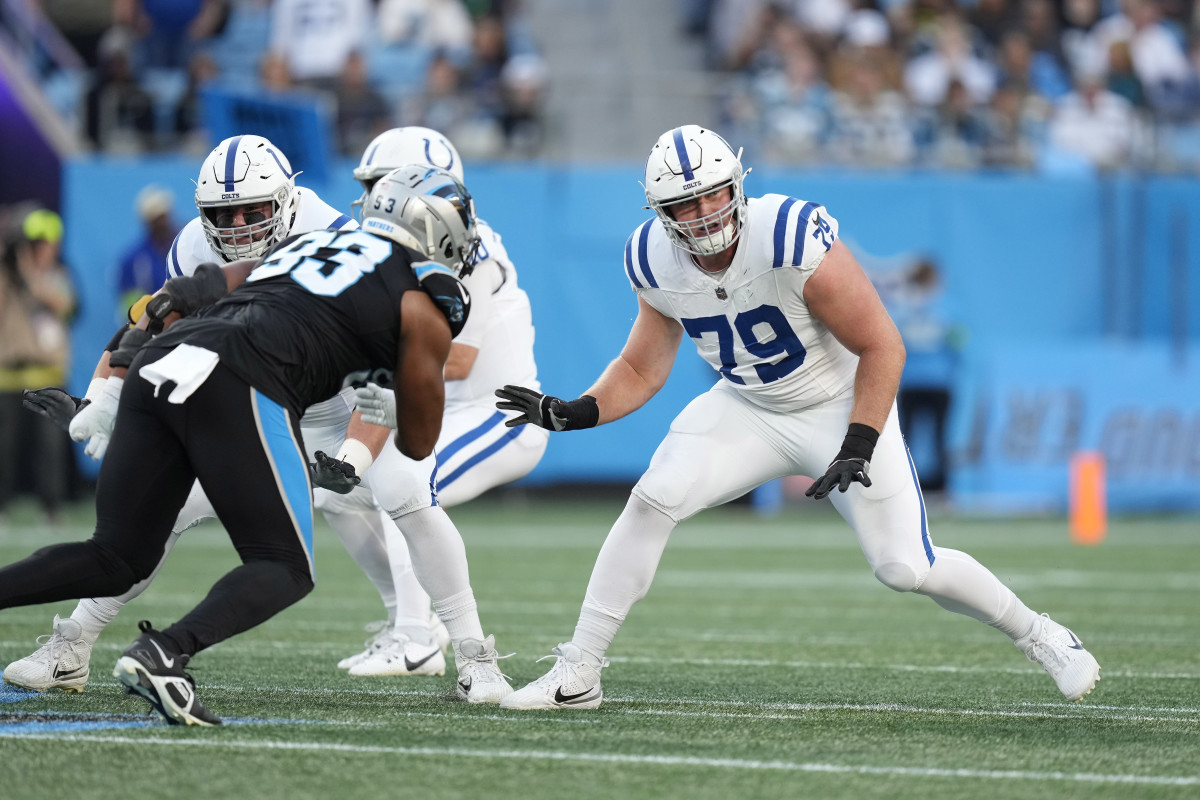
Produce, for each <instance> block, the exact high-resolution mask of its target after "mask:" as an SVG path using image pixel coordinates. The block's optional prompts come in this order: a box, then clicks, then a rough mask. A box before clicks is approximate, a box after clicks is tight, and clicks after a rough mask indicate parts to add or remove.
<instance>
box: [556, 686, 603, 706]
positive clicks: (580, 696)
mask: <svg viewBox="0 0 1200 800" xmlns="http://www.w3.org/2000/svg"><path fill="white" fill-rule="evenodd" d="M597 689H598V687H596V686H593V687H592V688H590V689H587V690H585V691H582V692H576V693H575V694H563V690H562V687H561V686H560V687H558V688H557V689H555V690H554V702H556V703H561V704H562V705H568V706H569V705H574V704H575V703H583V702H586V701H588V700H591V699H592V695H594V694H595V693H596V691H597Z"/></svg>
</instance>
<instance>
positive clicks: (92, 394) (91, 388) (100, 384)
mask: <svg viewBox="0 0 1200 800" xmlns="http://www.w3.org/2000/svg"><path fill="white" fill-rule="evenodd" d="M107 383H108V378H92V382H91V383H89V384H88V388H87V392H85V393H84V395H83V399H84V400H87V401H88V402H89V403H94V402H96V398H97V397H99V396H100V394H101V393H102V392H103V391H104V387H105V385H106V384H107Z"/></svg>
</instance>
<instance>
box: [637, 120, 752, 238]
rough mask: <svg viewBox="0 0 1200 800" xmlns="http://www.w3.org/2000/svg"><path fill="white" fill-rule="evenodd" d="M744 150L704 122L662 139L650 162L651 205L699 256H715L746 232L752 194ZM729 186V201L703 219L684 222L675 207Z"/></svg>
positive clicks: (669, 232) (647, 185) (648, 195)
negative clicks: (748, 192) (745, 186)
mask: <svg viewBox="0 0 1200 800" xmlns="http://www.w3.org/2000/svg"><path fill="white" fill-rule="evenodd" d="M741 158H742V151H741V150H739V151H738V152H737V153H734V152H733V148H731V147H730V146H729V143H728V142H726V141H725V140H724V139H722V138H721V137H720V136H719V135H717V134H716V133H713V132H712V131H710V130H708V129H707V128H702V127H700V126H699V125H684V126H682V127H679V128H674V129H672V130H669V131H667V132H666V133H664V134H663V135H662V136H660V137H658V141H657V142H656V143H655V144H654V148H653V149H652V150H651V151H650V158H649V159H648V160H647V162H646V182H645V183H643V184H642V187H643V188H644V189H645V190H646V201H647V202H648V203H649V204H650V205H649V206H648V207H649V208H652V209H653V210H654V213H655V214H657V215H658V218H659V219H660V220H662V224H663V227H664V228H665V229H666V231H667V235H668V236H669V237H670V238H671V241H672V242H674V243H675V244H676V245H678V246H679V247H682V248H683V249H684V250H687V251H688V252H689V253H695V254H696V255H702V256H703V255H713V254H714V253H719V252H721V251H722V250H725V249H726V248H728V247H730V246H731V245H732V244H733V243H734V242H736V241H737V240H738V237H739V236H741V234H742V224H743V221H744V220H743V217H744V216H745V209H746V195H745V193H744V192H743V191H742V180H743V179H744V178H745V177H746V175H747V174H748V173H749V172H750V171H749V170H745V171H743V170H742V162H741ZM726 187H729V189H730V196H729V202H728V203H726V204H725V205H724V206H723V207H722V208H721V209H720V210H719V211H715V212H713V213H712V214H709V215H708V216H705V217H701V218H699V219H694V220H689V221H687V222H679V221H677V220H676V219H675V215H674V207H675V206H677V205H678V204H680V203H686V202H689V201H692V200H695V199H696V198H698V197H700V196H701V195H705V194H708V193H710V192H715V191H718V190H721V189H724V188H726Z"/></svg>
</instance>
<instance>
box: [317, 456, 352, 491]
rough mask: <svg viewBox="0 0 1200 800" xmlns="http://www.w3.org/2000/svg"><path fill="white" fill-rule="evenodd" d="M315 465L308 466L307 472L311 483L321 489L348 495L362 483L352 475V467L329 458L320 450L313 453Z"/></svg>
mask: <svg viewBox="0 0 1200 800" xmlns="http://www.w3.org/2000/svg"><path fill="white" fill-rule="evenodd" d="M313 455H314V456H316V459H317V463H315V464H309V465H308V471H309V472H310V473H311V474H312V482H313V483H314V484H315V485H317V486H320V487H321V488H322V489H328V490H329V491H331V492H337V493H338V494H349V493H350V491H351V490H352V489H353V488H354V487H355V486H358V485H359V484H360V483H362V478H360V477H358V476H357V475H355V474H354V467H353V466H351V465H350V464H347V463H346V462H345V461H338V460H337V459H336V458H330V457H329V456H327V455H325V454H324V453H322V452H321V451H320V450H318V451H317V452H315V453H313Z"/></svg>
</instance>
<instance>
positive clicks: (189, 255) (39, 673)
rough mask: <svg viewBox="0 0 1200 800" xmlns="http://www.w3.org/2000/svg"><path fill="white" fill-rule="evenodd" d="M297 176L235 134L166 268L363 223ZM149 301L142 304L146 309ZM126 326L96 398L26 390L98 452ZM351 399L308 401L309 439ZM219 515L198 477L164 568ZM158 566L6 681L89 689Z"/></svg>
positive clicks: (206, 170)
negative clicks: (104, 645) (97, 658)
mask: <svg viewBox="0 0 1200 800" xmlns="http://www.w3.org/2000/svg"><path fill="white" fill-rule="evenodd" d="M294 175H295V172H294V171H293V170H292V167H291V163H290V162H289V161H288V159H287V156H286V155H284V154H283V153H282V152H280V150H279V148H277V147H275V146H274V145H273V144H272V143H271V142H270V141H269V140H268V139H265V138H263V137H262V136H249V135H246V136H234V137H231V138H229V139H226V140H225V141H223V142H221V143H220V144H218V145H217V146H216V147H215V148H213V150H212V152H210V153H209V154H208V156H207V157H206V158H205V159H204V163H203V164H202V165H201V167H200V174H199V176H198V177H197V179H196V194H195V202H196V207H197V209H198V210H199V215H198V216H197V217H195V218H193V219H192V220H191V221H190V222H188V224H187V225H185V226H184V228H183V230H181V231H180V232H179V235H178V236H177V237H176V238H175V242H174V243H173V244H172V245H171V250H170V253H169V255H168V258H167V274H168V276H169V277H183V276H190V275H192V274H193V273H194V272H195V271H196V268H197V267H198V266H200V265H201V264H204V263H217V264H224V263H229V262H232V261H236V260H238V259H243V258H258V257H259V256H261V255H263V254H264V253H265V252H266V251H267V250H268V249H269V248H270V247H273V246H274V245H275V244H277V243H278V242H280V241H282V240H283V239H284V238H286V237H287V236H288V235H290V234H296V233H308V232H310V231H316V230H324V229H326V228H334V229H339V230H352V229H355V228H357V227H358V223H356V222H355V221H354V220H353V219H351V218H350V217H349V216H347V215H346V214H343V213H341V212H339V211H337V210H335V209H334V208H333V207H332V206H330V205H329V204H327V203H325V202H324V201H323V200H321V198H320V197H318V196H317V194H316V193H315V192H313V191H312V190H311V189H306V188H304V187H303V186H297V185H296V183H295V180H294ZM145 305H146V303H145V302H142V303H140V304H139V306H138V307H139V308H144V307H145ZM139 313H140V312H139ZM124 332H125V331H124V329H122V330H121V331H119V332H118V336H117V337H114V340H113V342H112V343H110V345H109V346H108V349H107V350H106V351H105V353H104V355H103V356H102V358H101V360H100V364H99V366H97V368H96V378H95V379H94V380H93V381H92V385H91V387H90V388H89V389H88V392H87V395H86V396H85V399H86V400H88V403H87V404H86V405H84V406H83V407H82V409H81V410H79V411H78V413H75V412H76V409H75V403H74V401H73V400H71V399H70V398H69V396H67V395H65V393H63V392H62V391H61V390H57V389H41V390H38V391H37V392H27V393H26V401H27V402H26V404H27V405H30V406H32V407H35V408H37V409H40V410H41V411H42V412H43V413H48V414H55V413H56V414H58V415H59V418H58V421H59V422H60V423H61V424H65V425H68V426H69V428H70V430H71V431H72V435H73V436H74V437H75V438H76V440H77V441H86V442H87V443H88V444H87V448H86V452H87V453H88V455H91V456H92V457H93V458H96V459H100V458H101V457H102V456H103V455H104V452H105V450H106V449H107V447H108V442H109V437H110V436H111V433H112V427H113V422H114V421H115V418H116V410H117V401H118V398H119V397H120V394H121V387H122V385H123V383H124V381H123V380H122V379H121V378H119V377H110V375H111V369H110V366H109V365H110V359H111V357H112V352H113V351H114V350H116V349H117V344H116V343H117V342H118V341H119V338H120V336H121V335H123V334H124ZM39 403H40V405H39ZM352 404H353V390H352V389H347V390H346V391H345V392H343V393H342V394H341V395H340V396H338V397H333V398H331V399H329V400H326V401H324V402H321V403H318V404H317V405H315V406H313V407H312V408H310V409H308V410H307V412H306V413H305V415H304V418H303V421H302V425H303V426H304V428H305V431H306V434H305V435H306V437H309V436H311V437H312V438H313V439H314V440H319V441H322V442H323V441H325V440H326V438H328V437H322V433H323V431H325V430H326V429H336V430H337V433H336V434H331V435H337V436H338V437H340V436H341V432H342V431H344V430H345V424H346V420H347V419H348V418H349V414H350V408H351V407H352ZM339 424H340V426H341V427H340V428H339V427H337V426H338V425H339ZM309 431H312V433H311V434H310V433H309ZM215 516H216V512H215V511H214V510H213V506H212V503H210V502H209V499H208V497H207V496H206V495H205V493H204V491H203V490H202V489H201V488H200V485H199V484H196V485H195V486H194V487H193V490H192V492H191V493H190V494H189V496H188V499H187V502H186V503H185V504H184V506H183V508H182V509H181V510H180V513H179V517H178V518H177V519H176V521H175V525H174V526H173V528H172V531H171V535H170V536H169V537H168V538H167V540H166V544H165V547H164V550H163V553H162V559H161V561H160V566H161V562H162V561H165V560H166V557H167V555H168V554H169V553H170V552H171V548H172V547H174V546H175V543H176V542H177V541H178V539H179V536H180V534H182V533H183V532H184V531H186V530H188V529H189V528H192V527H194V526H196V525H198V524H199V523H201V522H203V521H205V520H207V519H212V518H214V517H215ZM339 521H340V522H342V523H343V524H341V525H336V524H335V525H334V526H333V527H334V529H335V530H336V531H338V533H339V535H340V536H341V538H342V541H343V544H345V546H346V549H347V550H348V551H349V552H350V554H351V555H352V556H353V557H354V558H355V560H356V562H358V563H359V564H360V565H361V566H362V567H363V569H364V570H365V571H366V572H367V574H368V576H369V577H371V579H372V580H374V581H375V583H376V585H377V586H378V587H380V591H381V592H390V591H391V586H392V580H391V572H390V570H388V569H387V568H386V552H384V551H383V548H382V545H378V550H379V553H374V552H371V550H370V548H371V546H372V543H371V542H369V541H366V542H365V543H364V539H363V537H362V536H361V535H360V534H359V531H358V529H357V527H356V526H355V525H354V524H353V522H354V521H353V520H348V519H343V520H339ZM381 554H382V555H381ZM380 558H383V559H385V566H384V568H377V566H376V565H377V563H378V561H379V559H380ZM157 571H158V570H157V569H155V571H154V573H152V574H151V575H150V576H149V577H148V578H146V579H145V580H144V581H141V582H139V583H137V584H136V585H135V586H133V588H131V589H130V590H129V591H128V592H126V593H125V594H123V595H121V596H120V597H96V598H88V599H84V600H81V601H80V602H79V604H78V605H77V606H76V608H75V611H74V612H73V613H72V614H71V616H70V617H68V618H67V619H60V618H59V617H57V616H56V617H55V618H54V623H53V627H52V632H51V633H50V634H49V636H48V638H47V639H46V641H45V643H44V644H42V646H41V647H39V648H38V649H37V650H36V651H34V652H33V653H32V654H30V655H29V656H26V657H25V658H22V659H19V660H18V661H14V662H13V663H11V664H9V665H8V666H7V667H6V668H5V669H4V681H5V682H6V683H9V684H12V685H14V686H22V687H24V688H27V689H33V690H35V691H39V692H44V691H47V690H49V689H63V690H64V691H68V692H79V691H82V690H83V687H84V686H85V685H86V684H87V681H88V674H89V661H90V658H91V651H92V647H93V646H94V645H95V643H96V640H97V639H98V638H99V636H100V633H101V631H103V630H104V628H105V626H106V625H108V623H109V622H111V621H112V620H113V619H114V618H115V617H116V615H117V612H119V611H120V610H121V608H122V607H123V606H124V605H125V604H126V603H128V602H129V601H130V600H132V599H133V598H135V597H137V596H138V595H140V594H141V593H142V592H143V591H145V589H146V587H147V586H149V584H150V581H151V580H153V578H154V574H157Z"/></svg>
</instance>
